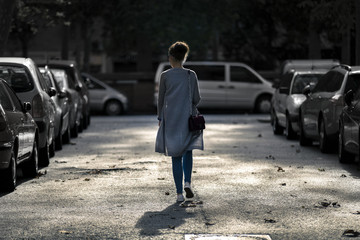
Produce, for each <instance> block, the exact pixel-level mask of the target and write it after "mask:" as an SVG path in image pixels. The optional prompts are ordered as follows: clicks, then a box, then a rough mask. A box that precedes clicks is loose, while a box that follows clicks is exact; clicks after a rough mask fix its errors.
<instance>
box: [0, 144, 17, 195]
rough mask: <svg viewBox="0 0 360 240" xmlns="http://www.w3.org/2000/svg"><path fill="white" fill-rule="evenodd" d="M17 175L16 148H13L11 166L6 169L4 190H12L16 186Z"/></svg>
mask: <svg viewBox="0 0 360 240" xmlns="http://www.w3.org/2000/svg"><path fill="white" fill-rule="evenodd" d="M16 175H17V163H16V155H15V152H14V149H12V150H11V157H10V164H9V167H8V168H7V169H6V170H5V173H4V175H3V178H4V182H3V183H4V185H3V187H4V190H5V191H8V192H12V191H14V190H15V188H16V180H17V179H16Z"/></svg>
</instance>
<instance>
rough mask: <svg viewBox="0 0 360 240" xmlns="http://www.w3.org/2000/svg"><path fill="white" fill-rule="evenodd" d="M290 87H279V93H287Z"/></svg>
mask: <svg viewBox="0 0 360 240" xmlns="http://www.w3.org/2000/svg"><path fill="white" fill-rule="evenodd" d="M289 92H290V89H289V88H288V87H280V88H279V93H281V94H286V95H289Z"/></svg>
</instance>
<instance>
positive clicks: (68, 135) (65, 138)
mask: <svg viewBox="0 0 360 240" xmlns="http://www.w3.org/2000/svg"><path fill="white" fill-rule="evenodd" d="M70 138H71V133H70V127H69V126H68V128H67V129H66V131H65V132H64V134H63V136H62V141H63V144H67V143H70Z"/></svg>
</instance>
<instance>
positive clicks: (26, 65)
mask: <svg viewBox="0 0 360 240" xmlns="http://www.w3.org/2000/svg"><path fill="white" fill-rule="evenodd" d="M0 78H3V79H5V81H6V82H7V83H8V84H9V85H10V86H11V87H12V88H13V89H14V91H15V92H16V94H17V96H18V97H19V98H20V100H21V101H22V102H30V103H31V106H32V109H31V115H32V117H33V118H34V120H35V122H36V124H37V126H38V129H39V142H38V145H39V146H38V147H39V154H40V161H39V163H40V164H41V165H43V166H47V165H49V160H50V157H51V156H54V154H55V148H54V146H55V145H54V140H55V138H54V132H55V129H54V128H55V103H54V101H53V100H52V99H51V97H52V96H54V94H56V90H55V89H53V88H48V87H47V85H46V83H45V81H44V79H43V77H42V75H41V73H40V72H39V69H38V68H37V66H36V64H35V63H34V62H33V61H32V60H31V59H30V58H4V57H1V58H0Z"/></svg>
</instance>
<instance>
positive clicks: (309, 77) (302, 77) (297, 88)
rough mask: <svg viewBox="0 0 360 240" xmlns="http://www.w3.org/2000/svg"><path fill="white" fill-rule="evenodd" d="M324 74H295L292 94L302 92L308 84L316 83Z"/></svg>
mask: <svg viewBox="0 0 360 240" xmlns="http://www.w3.org/2000/svg"><path fill="white" fill-rule="evenodd" d="M322 75H324V74H299V75H296V76H295V79H294V82H293V86H292V91H291V93H292V94H301V93H302V91H303V89H304V88H305V87H306V86H307V85H315V84H316V83H317V82H318V80H319V78H320V77H321V76H322Z"/></svg>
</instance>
